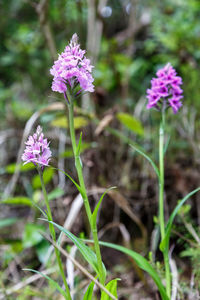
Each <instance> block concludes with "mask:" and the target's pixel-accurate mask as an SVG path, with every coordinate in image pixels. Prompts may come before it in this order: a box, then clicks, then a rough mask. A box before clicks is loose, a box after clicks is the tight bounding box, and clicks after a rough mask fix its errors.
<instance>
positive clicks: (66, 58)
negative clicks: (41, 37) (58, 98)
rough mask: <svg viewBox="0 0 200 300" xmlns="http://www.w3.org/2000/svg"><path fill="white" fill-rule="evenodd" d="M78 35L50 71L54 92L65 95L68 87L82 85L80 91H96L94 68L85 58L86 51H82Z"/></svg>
mask: <svg viewBox="0 0 200 300" xmlns="http://www.w3.org/2000/svg"><path fill="white" fill-rule="evenodd" d="M77 41H78V37H77V35H76V34H74V35H73V36H72V39H71V41H70V44H69V45H68V46H66V48H65V51H64V52H62V53H61V54H60V55H59V57H58V59H57V60H56V61H55V62H54V65H53V67H52V68H51V69H50V73H51V75H53V83H52V90H53V91H55V92H59V93H65V92H66V90H67V86H70V87H71V88H73V86H75V85H77V84H80V88H81V89H80V91H79V92H82V91H88V92H93V91H94V85H93V81H94V79H93V77H92V74H91V72H92V68H93V66H92V65H91V64H90V60H89V59H87V58H86V57H85V50H81V49H80V45H79V44H78V42H77Z"/></svg>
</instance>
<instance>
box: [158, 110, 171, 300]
mask: <svg viewBox="0 0 200 300" xmlns="http://www.w3.org/2000/svg"><path fill="white" fill-rule="evenodd" d="M164 128H165V112H164V111H163V112H162V121H161V124H160V129H159V224H160V233H161V240H163V239H164V237H165V218H164ZM163 258H164V265H165V280H166V292H167V295H168V297H169V298H170V294H171V275H170V266H169V253H168V249H164V251H163Z"/></svg>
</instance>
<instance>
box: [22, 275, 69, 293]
mask: <svg viewBox="0 0 200 300" xmlns="http://www.w3.org/2000/svg"><path fill="white" fill-rule="evenodd" d="M23 270H24V271H30V272H33V273H37V274H40V275H41V276H42V277H44V278H46V279H47V280H48V281H50V282H51V283H52V285H53V286H54V287H55V288H56V289H57V290H58V291H59V292H60V294H61V295H63V297H64V298H65V299H66V293H65V291H64V290H63V289H62V288H61V287H60V286H59V284H58V283H57V282H56V281H55V280H53V279H52V278H51V277H49V276H47V275H45V274H43V273H42V272H39V271H36V270H33V269H23Z"/></svg>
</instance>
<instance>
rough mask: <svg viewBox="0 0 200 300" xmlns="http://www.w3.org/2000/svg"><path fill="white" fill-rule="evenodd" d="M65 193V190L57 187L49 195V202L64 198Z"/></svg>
mask: <svg viewBox="0 0 200 300" xmlns="http://www.w3.org/2000/svg"><path fill="white" fill-rule="evenodd" d="M64 193H65V192H64V191H63V189H61V188H59V187H57V188H55V189H54V190H53V191H51V192H50V193H48V200H49V201H51V200H54V199H57V198H59V197H61V196H63V195H64Z"/></svg>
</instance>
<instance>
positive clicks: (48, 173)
mask: <svg viewBox="0 0 200 300" xmlns="http://www.w3.org/2000/svg"><path fill="white" fill-rule="evenodd" d="M53 175H54V170H53V168H46V169H45V170H44V173H43V178H44V184H47V183H49V182H50V181H51V180H52V178H53ZM32 186H33V188H34V189H38V188H41V182H40V176H39V175H35V176H34V177H33V180H32Z"/></svg>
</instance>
